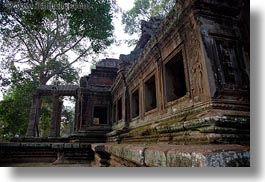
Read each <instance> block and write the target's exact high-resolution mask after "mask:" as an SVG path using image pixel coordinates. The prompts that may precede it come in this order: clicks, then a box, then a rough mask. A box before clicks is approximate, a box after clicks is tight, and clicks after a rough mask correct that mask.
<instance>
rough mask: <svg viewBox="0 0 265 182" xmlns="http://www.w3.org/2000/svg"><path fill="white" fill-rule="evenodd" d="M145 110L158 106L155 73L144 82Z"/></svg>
mask: <svg viewBox="0 0 265 182" xmlns="http://www.w3.org/2000/svg"><path fill="white" fill-rule="evenodd" d="M144 105H145V112H147V111H150V110H152V109H155V108H156V81H155V75H153V76H152V77H151V78H150V79H149V80H147V81H146V82H145V83H144Z"/></svg>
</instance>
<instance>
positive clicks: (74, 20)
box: [0, 0, 113, 85]
mask: <svg viewBox="0 0 265 182" xmlns="http://www.w3.org/2000/svg"><path fill="white" fill-rule="evenodd" d="M37 2H38V1H33V2H32V4H33V5H34V3H35V4H36V3H37ZM45 2H51V3H58V2H63V1H60V0H47V1H45ZM68 2H75V1H68ZM78 2H82V3H86V4H88V5H89V6H88V7H89V9H69V10H67V9H58V10H47V9H37V8H38V7H37V6H36V7H35V6H33V8H32V9H26V10H23V9H22V10H20V9H19V6H16V5H14V6H13V7H8V6H4V5H5V4H2V5H1V9H2V11H1V12H0V17H1V21H0V25H1V28H0V34H1V36H2V46H1V52H2V53H5V54H4V55H2V56H3V57H4V61H5V65H4V66H5V68H8V67H9V66H10V64H13V63H15V64H14V65H15V66H17V65H19V64H27V66H30V70H32V71H33V72H32V74H37V75H38V77H39V84H40V85H45V84H46V83H47V82H48V81H49V80H50V79H51V78H53V77H54V76H56V75H57V76H59V77H60V76H62V75H65V74H64V73H65V71H67V70H68V69H70V68H71V66H72V65H73V64H74V63H76V62H77V61H81V60H83V61H86V59H87V56H88V55H91V54H93V53H98V52H100V51H102V50H104V49H105V48H106V46H108V45H110V44H111V43H112V39H111V38H112V33H113V26H112V24H111V22H112V9H111V7H112V6H111V2H112V1H110V0H80V1H78ZM6 4H8V3H6ZM70 53H71V54H72V55H76V56H75V58H73V59H69V54H70Z"/></svg>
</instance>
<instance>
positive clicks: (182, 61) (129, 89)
mask: <svg viewBox="0 0 265 182" xmlns="http://www.w3.org/2000/svg"><path fill="white" fill-rule="evenodd" d="M247 3H248V2H247V1H222V2H220V1H215V0H212V1H206V0H205V1H198V0H188V1H185V2H184V1H177V2H176V9H174V10H172V12H171V13H170V14H169V15H168V17H166V18H165V19H164V21H163V22H162V23H160V24H158V25H159V26H158V27H156V30H155V31H153V32H152V35H150V36H149V40H148V41H144V44H143V43H142V44H141V46H142V51H141V52H140V54H139V56H138V57H134V59H133V60H131V61H130V64H129V65H130V69H124V67H122V66H120V67H119V71H118V76H117V78H116V79H115V82H114V85H113V86H112V91H111V93H112V102H113V104H112V105H114V106H116V107H117V105H118V101H119V99H121V102H122V107H121V108H122V109H121V110H122V111H121V112H122V117H121V118H118V114H117V110H118V107H117V108H116V112H115V116H114V115H113V116H112V118H116V119H115V122H113V130H114V131H112V132H110V133H108V134H107V136H108V141H109V142H122V143H153V142H154V143H157V142H158V143H159V142H163V143H169V144H209V143H240V144H248V143H249V122H250V119H249V64H250V62H249V56H248V55H249V52H248V45H246V41H245V40H243V37H249V35H247V34H246V32H247V31H246V30H245V29H244V31H242V30H241V28H240V26H239V25H240V24H242V21H244V20H243V19H242V18H243V17H245V15H246V14H247V12H245V11H247V9H246V8H244V7H245V6H247V5H246V4H247ZM243 15H244V16H243ZM147 25H148V23H147V22H145V26H147ZM145 33H146V32H143V35H145ZM145 37H146V36H145ZM145 40H146V39H145ZM140 42H143V41H142V38H140ZM139 45H140V44H139ZM127 57H130V56H129V55H128V56H127ZM126 63H128V61H127V62H126V60H125V59H124V56H121V57H120V59H119V64H120V65H124V64H126ZM135 93H138V94H135ZM134 95H137V96H138V98H135V97H136V96H134ZM135 100H136V101H135ZM135 103H137V104H135ZM135 110H138V113H137V114H135V113H134V111H135Z"/></svg>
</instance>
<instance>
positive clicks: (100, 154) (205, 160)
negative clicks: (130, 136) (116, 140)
mask: <svg viewBox="0 0 265 182" xmlns="http://www.w3.org/2000/svg"><path fill="white" fill-rule="evenodd" d="M92 150H93V151H95V153H96V157H95V159H96V160H99V162H100V163H101V165H102V166H112V167H114V166H116V167H122V166H127V167H137V166H142V167H143V166H146V167H148V166H149V167H249V166H250V152H249V147H248V146H242V145H200V146H199V145H164V144H161V145H159V144H157V145H133V144H92Z"/></svg>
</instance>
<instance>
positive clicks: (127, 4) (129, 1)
mask: <svg viewBox="0 0 265 182" xmlns="http://www.w3.org/2000/svg"><path fill="white" fill-rule="evenodd" d="M133 3H134V0H117V4H118V5H119V6H120V7H121V8H122V10H124V11H127V10H129V9H131V8H132V7H133ZM113 25H114V27H115V30H114V36H115V37H116V38H117V40H118V41H119V40H126V39H129V38H130V37H131V36H129V35H128V34H125V33H124V25H122V23H121V14H119V15H117V16H116V17H115V18H114V20H113ZM121 42H122V41H121ZM133 48H134V47H133V46H132V47H128V46H127V45H126V44H125V43H123V42H122V43H121V44H120V45H119V46H116V45H112V46H111V47H109V48H108V49H107V50H106V51H107V54H106V55H100V56H99V59H104V58H117V59H118V58H119V55H120V54H129V53H130V52H131V51H132V50H133ZM77 66H78V67H80V66H81V67H82V72H81V73H80V76H85V75H88V74H89V72H90V66H91V64H89V63H81V64H79V65H77Z"/></svg>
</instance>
